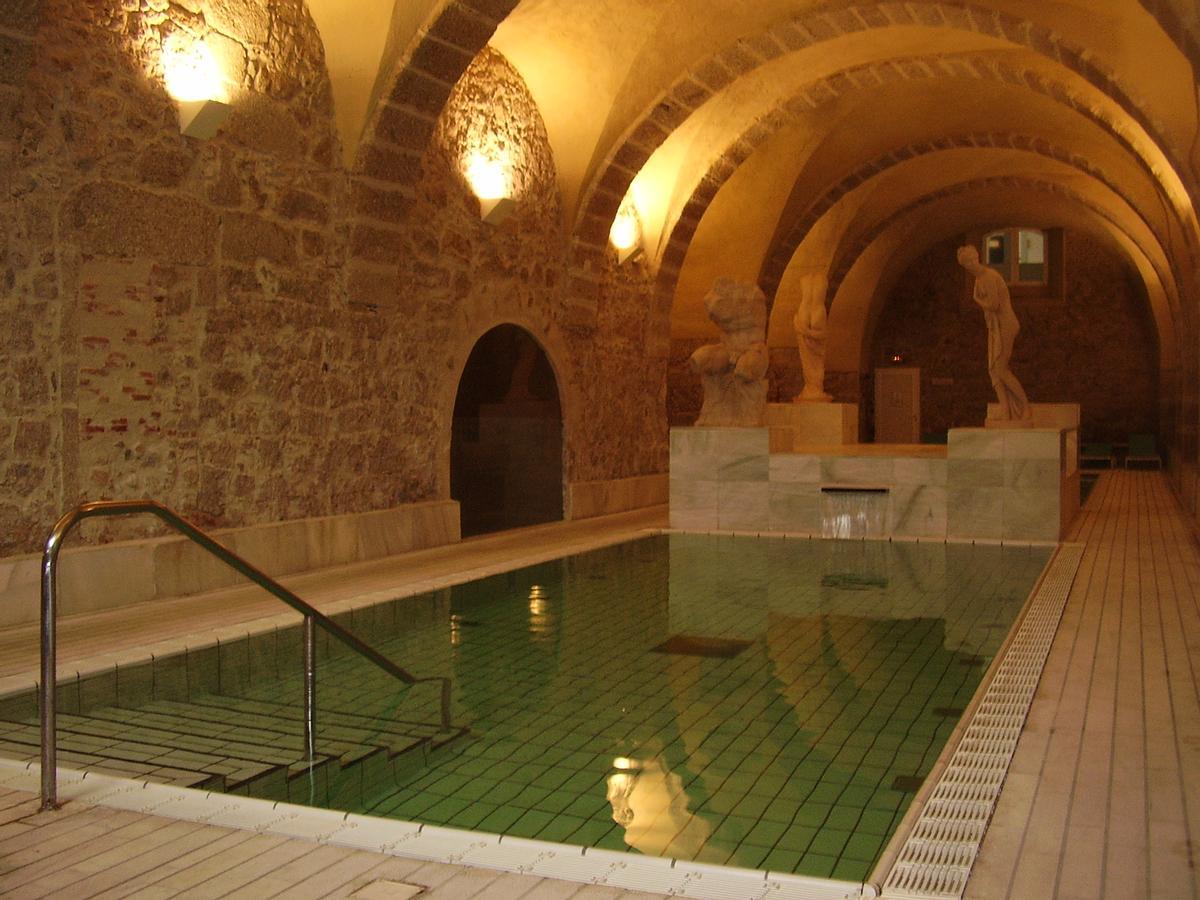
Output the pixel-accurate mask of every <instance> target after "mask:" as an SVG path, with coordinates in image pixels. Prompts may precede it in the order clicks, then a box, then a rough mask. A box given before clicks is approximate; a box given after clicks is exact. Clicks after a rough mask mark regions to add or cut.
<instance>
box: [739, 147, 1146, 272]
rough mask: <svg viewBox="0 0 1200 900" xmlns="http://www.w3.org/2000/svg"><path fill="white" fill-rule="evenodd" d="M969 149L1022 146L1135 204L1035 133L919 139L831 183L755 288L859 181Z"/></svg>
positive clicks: (778, 246)
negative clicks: (913, 162) (946, 152)
mask: <svg viewBox="0 0 1200 900" xmlns="http://www.w3.org/2000/svg"><path fill="white" fill-rule="evenodd" d="M972 148H981V149H1002V150H1022V151H1025V152H1028V153H1034V154H1037V155H1038V156H1044V157H1046V158H1048V159H1053V160H1056V161H1058V162H1061V163H1066V164H1067V165H1070V166H1072V167H1073V168H1075V169H1078V170H1079V171H1080V172H1082V173H1084V174H1085V175H1088V176H1090V177H1092V178H1095V179H1096V180H1097V181H1099V182H1100V183H1101V184H1103V185H1104V186H1105V187H1107V188H1108V189H1109V190H1111V191H1112V192H1113V193H1114V194H1116V195H1117V196H1118V197H1120V198H1121V199H1122V200H1124V201H1125V202H1126V203H1128V204H1129V206H1130V208H1131V209H1134V210H1136V209H1137V204H1135V203H1134V202H1133V201H1132V200H1131V199H1130V198H1129V196H1128V195H1127V193H1126V192H1125V191H1124V190H1123V188H1122V187H1121V185H1120V184H1119V183H1118V182H1117V181H1116V179H1114V178H1111V177H1109V176H1108V175H1107V174H1106V173H1105V172H1103V171H1102V170H1101V169H1099V168H1098V167H1097V166H1095V165H1093V164H1092V163H1091V162H1090V161H1089V160H1087V159H1086V158H1084V157H1083V156H1081V155H1079V154H1078V153H1075V152H1074V151H1073V150H1070V149H1069V148H1067V147H1063V146H1060V145H1057V144H1051V143H1049V142H1048V141H1045V140H1042V139H1040V138H1037V137H1035V136H1033V135H1026V134H1015V133H1012V132H985V133H973V134H965V135H949V136H946V137H943V138H938V139H936V140H933V141H920V142H917V143H913V144H907V145H905V146H903V147H897V148H895V149H893V150H890V151H889V152H887V153H885V154H882V155H880V156H878V157H876V158H875V159H872V160H870V161H869V162H866V163H863V164H862V165H860V166H859V167H858V168H857V169H855V170H854V171H853V172H851V173H850V174H849V175H847V176H845V177H844V178H842V179H841V180H840V181H839V182H837V183H836V184H835V185H833V186H832V187H830V188H829V189H828V190H827V191H826V192H825V193H824V194H822V195H821V196H820V197H818V198H817V199H816V200H814V201H813V202H812V203H811V204H809V206H808V208H807V209H806V210H805V211H804V213H803V214H802V215H801V216H800V217H799V218H798V219H797V220H796V221H795V222H794V223H793V224H792V226H791V228H790V229H789V230H788V232H787V234H786V235H785V237H784V238H783V240H781V241H777V242H776V243H775V246H774V247H773V248H772V249H771V251H770V252H768V254H767V258H766V259H765V260H764V262H763V268H762V273H761V275H760V276H759V287H761V288H762V289H763V291H765V292H766V293H767V294H768V295H771V294H773V293H774V291H775V289H776V288H778V287H779V279H780V278H782V277H783V273H784V271H785V270H786V269H787V266H788V263H789V262H790V261H791V258H792V255H793V254H794V253H795V252H796V248H797V247H799V246H800V244H801V243H802V242H803V241H804V238H805V236H806V235H807V234H808V232H809V230H810V229H811V228H812V227H813V226H814V225H815V224H816V223H817V222H818V221H819V220H820V218H821V217H822V216H823V215H825V213H827V212H828V211H829V210H830V209H832V208H833V206H834V204H835V203H837V201H838V200H840V199H841V198H842V197H844V196H845V195H846V194H848V193H850V191H852V190H854V189H855V188H857V187H858V186H859V185H861V184H865V183H866V182H867V181H869V180H870V179H871V178H873V177H875V176H876V175H879V174H881V173H882V172H885V171H887V170H888V169H890V168H892V167H893V166H896V165H899V164H900V163H903V162H906V161H907V160H910V159H914V158H916V157H918V156H923V155H925V154H928V153H937V152H939V151H942V150H952V149H972ZM1141 218H1142V221H1143V222H1144V223H1145V224H1146V225H1147V227H1149V223H1148V222H1146V220H1145V217H1144V216H1141Z"/></svg>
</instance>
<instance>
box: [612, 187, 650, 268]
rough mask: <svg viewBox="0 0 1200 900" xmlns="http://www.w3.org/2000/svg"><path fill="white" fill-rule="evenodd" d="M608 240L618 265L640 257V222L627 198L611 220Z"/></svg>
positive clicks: (635, 210)
mask: <svg viewBox="0 0 1200 900" xmlns="http://www.w3.org/2000/svg"><path fill="white" fill-rule="evenodd" d="M608 240H609V242H610V243H611V244H612V245H613V248H614V249H615V250H616V251H617V262H618V263H622V264H624V263H626V262H628V261H629V260H631V259H637V258H638V257H639V256H641V255H642V221H641V219H640V218H638V214H637V209H636V208H635V207H634V205H633V202H632V201H631V199H630V198H629V197H626V198H625V199H624V200H623V201H622V202H621V207H620V209H618V210H617V215H616V216H615V217H614V218H613V223H612V228H610V229H609V230H608Z"/></svg>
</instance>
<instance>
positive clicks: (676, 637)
mask: <svg viewBox="0 0 1200 900" xmlns="http://www.w3.org/2000/svg"><path fill="white" fill-rule="evenodd" d="M750 643H751V642H750V641H735V640H733V639H731V638H714V637H701V636H700V635H696V634H673V635H671V636H670V637H669V638H667V639H666V640H665V641H663V642H662V643H661V644H659V645H658V646H657V647H653V648H651V649H652V652H654V653H670V654H672V655H674V656H711V657H716V658H718V659H733V657H735V656H737V655H738V654H739V653H741V652H742V651H743V650H745V649H746V648H747V647H749V646H750Z"/></svg>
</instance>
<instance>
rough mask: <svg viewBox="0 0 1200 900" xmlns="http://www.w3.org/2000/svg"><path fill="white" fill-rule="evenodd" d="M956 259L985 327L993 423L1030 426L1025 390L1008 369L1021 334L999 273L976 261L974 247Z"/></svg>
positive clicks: (977, 253)
mask: <svg viewBox="0 0 1200 900" xmlns="http://www.w3.org/2000/svg"><path fill="white" fill-rule="evenodd" d="M957 256H958V264H959V265H960V266H962V267H963V268H964V269H966V270H967V271H968V272H969V273H971V275H973V276H975V287H974V290H973V292H972V294H971V296H972V297H973V298H974V300H975V302H976V303H977V304H978V305H979V308H980V309H982V310H983V320H984V322H985V323H987V331H988V375H989V377H990V378H991V380H992V388H993V389H994V390H995V391H996V401H997V404H998V413H997V415H996V417H995V419H994V420H993V421H1000V422H1006V423H1010V424H1014V425H1024V424H1032V421H1033V419H1032V411H1031V410H1030V408H1029V399H1028V398H1027V397H1026V396H1025V389H1024V388H1023V387H1021V382H1020V381H1018V380H1017V376H1016V375H1014V374H1013V373H1012V370H1011V369H1010V368H1009V367H1008V366H1009V361H1010V360H1011V359H1012V352H1013V345H1014V344H1015V343H1016V340H1017V332H1018V331H1020V330H1021V323H1020V322H1018V321H1017V314H1016V313H1015V312H1013V308H1012V299H1011V298H1010V297H1009V294H1008V285H1007V284H1005V283H1004V278H1003V276H1001V275H1000V273H999V272H997V271H996V270H995V269H991V268H989V267H988V266H985V265H984V264H983V263H981V262H980V261H979V251H978V250H976V249H975V248H974V247H971V246H966V247H959V248H958V254H957Z"/></svg>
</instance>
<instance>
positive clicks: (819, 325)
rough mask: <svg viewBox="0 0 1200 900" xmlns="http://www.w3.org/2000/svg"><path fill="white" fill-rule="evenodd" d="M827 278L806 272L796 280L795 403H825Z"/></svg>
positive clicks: (794, 323) (827, 395) (793, 322)
mask: <svg viewBox="0 0 1200 900" xmlns="http://www.w3.org/2000/svg"><path fill="white" fill-rule="evenodd" d="M828 287H829V280H828V279H827V278H826V277H825V276H824V275H823V274H819V273H817V274H809V275H805V276H804V277H803V278H801V279H800V306H799V307H798V308H797V309H796V316H795V318H793V319H792V325H794V326H795V328H796V342H797V343H798V344H799V347H800V368H801V369H802V370H803V372H804V388H803V389H802V390H801V391H800V393H799V394H798V395H797V396H796V398H795V400H796V402H797V403H799V402H805V401H816V402H828V401H830V400H832V399H833V397H832V396H830V395H829V394H827V393H825V291H826V289H827V288H828Z"/></svg>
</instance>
